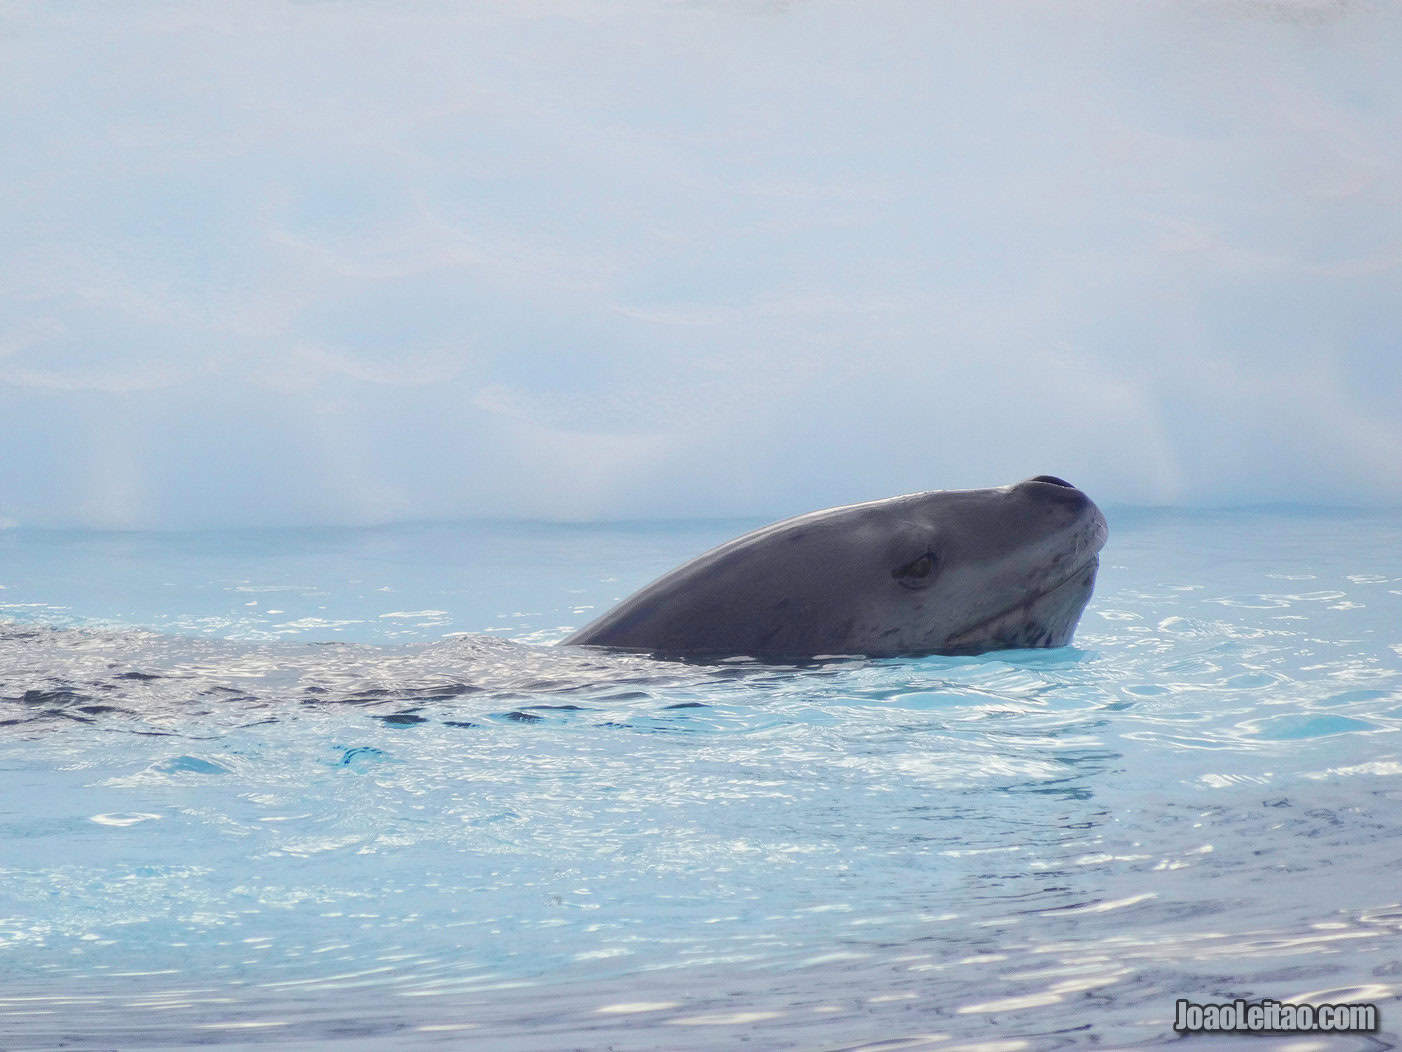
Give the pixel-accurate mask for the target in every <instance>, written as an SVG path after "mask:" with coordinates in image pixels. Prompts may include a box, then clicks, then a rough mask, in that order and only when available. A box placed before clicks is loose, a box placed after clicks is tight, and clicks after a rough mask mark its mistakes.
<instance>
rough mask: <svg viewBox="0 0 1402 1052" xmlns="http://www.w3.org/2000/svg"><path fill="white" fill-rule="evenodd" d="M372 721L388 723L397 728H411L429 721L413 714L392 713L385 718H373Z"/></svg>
mask: <svg viewBox="0 0 1402 1052" xmlns="http://www.w3.org/2000/svg"><path fill="white" fill-rule="evenodd" d="M371 718H372V719H376V720H379V721H380V722H381V723H388V724H391V725H392V726H395V727H409V726H412V725H413V724H415V723H427V722H428V720H427V719H426V718H425V717H423V716H419V715H417V714H416V713H413V712H391V713H388V714H387V715H384V716H373V717H371Z"/></svg>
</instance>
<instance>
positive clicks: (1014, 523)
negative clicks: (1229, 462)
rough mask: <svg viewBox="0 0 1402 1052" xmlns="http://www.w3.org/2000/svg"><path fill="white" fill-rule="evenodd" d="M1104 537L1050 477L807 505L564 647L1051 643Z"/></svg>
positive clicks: (1063, 628) (796, 652)
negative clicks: (840, 504) (816, 507)
mask: <svg viewBox="0 0 1402 1052" xmlns="http://www.w3.org/2000/svg"><path fill="white" fill-rule="evenodd" d="M1106 536H1107V528H1106V524H1105V517H1104V516H1103V515H1102V514H1101V513H1100V509H1099V508H1097V507H1096V506H1095V504H1093V503H1092V502H1091V500H1090V498H1089V497H1087V496H1086V495H1085V494H1084V493H1082V492H1081V491H1080V490H1078V489H1076V488H1075V487H1074V486H1072V485H1071V484H1070V483H1067V482H1064V481H1062V480H1061V479H1059V478H1055V477H1053V476H1051V475H1038V476H1037V477H1036V478H1032V479H1028V480H1027V481H1025V482H1019V483H1017V484H1016V485H1012V486H1002V487H999V488H997V489H980V490H939V491H935V492H932V493H915V494H910V495H908V496H904V497H892V498H890V499H888V500H877V501H870V502H868V503H866V504H853V505H851V506H849V507H844V508H831V509H828V510H826V511H815V512H811V513H809V514H807V515H800V516H798V517H796V518H792V519H786V520H784V521H783V522H778V523H775V524H774V525H772V526H765V527H763V528H762V529H758V530H755V531H754V532H753V533H747V534H745V535H744V536H743V537H738V538H736V539H735V540H733V541H730V542H728V543H726V544H722V545H721V546H720V547H718V548H713V549H712V550H711V551H709V552H706V553H705V554H704V555H701V556H699V557H697V558H696V559H693V560H692V561H691V562H689V563H686V564H685V565H683V566H680V567H678V568H677V569H675V570H673V571H672V572H671V573H669V574H666V575H665V576H663V577H661V578H659V579H658V580H656V581H654V582H653V583H652V584H650V585H648V586H647V587H646V588H644V589H642V590H641V591H639V592H637V593H635V594H634V595H632V596H631V597H629V598H628V599H625V600H624V601H623V602H622V603H620V604H619V605H618V606H616V607H615V608H614V609H612V610H610V611H609V612H608V613H607V614H605V615H604V616H603V617H600V618H598V619H597V620H596V621H593V622H592V623H590V624H588V625H586V626H585V627H583V628H581V629H579V630H578V631H577V632H575V633H574V634H573V635H571V636H569V637H568V638H566V639H565V640H564V642H565V643H569V644H589V645H595V646H608V647H622V648H627V649H630V650H641V651H648V652H650V653H654V654H657V655H659V656H662V657H676V658H697V659H716V658H724V657H736V656H746V657H752V658H758V659H762V660H790V659H803V658H812V657H817V656H820V655H838V654H862V655H866V656H869V657H899V656H905V655H916V654H977V653H982V652H983V651H987V650H1000V649H1006V648H1010V647H1056V646H1065V645H1066V644H1067V643H1069V642H1070V641H1071V637H1072V635H1073V634H1074V633H1075V630H1076V623H1077V621H1078V620H1079V619H1080V616H1081V611H1082V610H1083V609H1084V608H1085V605H1086V603H1087V601H1089V599H1090V595H1091V591H1092V589H1093V588H1094V586H1095V572H1096V569H1097V568H1098V566H1099V558H1098V553H1099V551H1100V549H1101V548H1102V547H1103V546H1104V544H1105V539H1106Z"/></svg>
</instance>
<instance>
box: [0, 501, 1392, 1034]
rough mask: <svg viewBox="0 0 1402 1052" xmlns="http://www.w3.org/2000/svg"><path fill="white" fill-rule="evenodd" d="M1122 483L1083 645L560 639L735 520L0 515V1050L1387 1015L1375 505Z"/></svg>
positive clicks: (1383, 719)
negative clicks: (1274, 1006) (1153, 498)
mask: <svg viewBox="0 0 1402 1052" xmlns="http://www.w3.org/2000/svg"><path fill="white" fill-rule="evenodd" d="M1109 519H1110V526H1111V538H1110V543H1109V546H1108V547H1107V549H1106V551H1105V553H1104V555H1103V557H1102V568H1101V572H1100V580H1099V584H1098V587H1097V591H1096V595H1095V597H1094V598H1093V599H1092V600H1091V604H1090V606H1089V607H1088V609H1087V611H1086V614H1085V616H1084V618H1083V620H1082V623H1081V628H1080V631H1079V633H1078V635H1077V637H1076V641H1075V645H1074V646H1071V647H1067V648H1062V649H1058V650H1049V651H1013V652H1005V653H1000V654H990V655H984V656H980V657H961V658H941V657H930V658H922V659H918V660H897V661H889V660H888V661H842V662H836V663H829V664H821V665H812V666H806V667H772V666H756V665H746V664H730V665H723V666H695V665H682V664H668V663H662V662H654V661H650V660H648V659H645V658H641V657H636V656H621V655H610V654H607V653H598V652H590V651H587V650H571V649H565V648H554V647H552V646H551V644H552V643H553V641H555V640H557V639H559V638H561V637H562V636H563V635H564V634H565V633H566V632H567V631H568V630H569V629H571V628H573V627H576V626H578V625H579V624H582V623H583V622H584V621H586V620H588V619H589V618H591V617H593V616H594V615H595V614H597V613H598V612H600V611H601V610H602V609H603V608H604V607H606V606H607V605H608V604H609V603H611V602H612V601H613V600H614V599H616V598H619V597H622V596H623V595H625V594H627V593H628V592H630V591H632V590H633V588H635V587H636V586H638V585H641V584H643V583H645V582H646V581H647V580H649V579H650V578H651V577H653V576H655V575H656V574H657V573H660V572H661V571H663V570H665V569H667V568H669V567H670V566H672V565H674V564H676V563H677V562H680V561H682V560H684V559H686V558H688V557H690V556H691V555H694V554H696V553H698V552H699V551H701V550H702V549H704V548H705V547H707V546H709V545H711V544H713V543H716V542H719V541H721V540H724V539H726V538H728V537H730V536H733V535H734V534H736V533H738V532H740V531H741V530H743V529H745V528H747V527H748V526H751V525H754V523H748V522H702V523H681V524H676V523H670V524H620V525H609V526H587V527H585V526H558V525H545V524H534V523H496V524H448V525H435V526H404V527H392V528H388V527H387V528H382V529H366V530H335V531H330V530H302V531H289V530H283V531H245V532H232V533H218V534H216V533H203V534H188V535H182V534H162V535H157V534H100V533H64V532H51V533H45V532H32V531H25V530H8V531H3V532H0V586H3V589H2V590H0V617H3V619H4V620H0V771H3V779H4V781H3V786H4V789H3V793H0V1047H5V1048H10V1047H15V1048H28V1047H59V1046H62V1047H65V1048H107V1047H121V1048H132V1047H145V1046H151V1047H159V1046H170V1047H181V1046H194V1045H208V1044H224V1043H227V1044H239V1045H260V1044H264V1043H285V1044H286V1045H287V1046H288V1047H307V1046H309V1045H317V1044H322V1043H327V1042H331V1041H338V1042H341V1043H343V1044H344V1045H347V1046H363V1047H367V1048H369V1047H377V1046H381V1045H383V1043H385V1042H386V1041H392V1042H394V1043H395V1044H397V1045H399V1046H410V1047H412V1046H442V1047H461V1046H463V1045H471V1044H480V1045H481V1046H482V1047H490V1048H493V1049H496V1048H507V1049H510V1048H521V1049H542V1048H576V1047H583V1048H604V1047H609V1048H615V1049H650V1048H692V1047H697V1048H715V1047H731V1046H733V1045H736V1044H738V1043H742V1042H748V1043H749V1044H750V1045H751V1046H752V1047H762V1048H846V1047H867V1046H872V1047H879V1048H883V1049H894V1048H907V1047H909V1048H918V1047H932V1048H941V1049H945V1048H957V1047H961V1046H965V1045H970V1044H980V1046H981V1047H998V1048H1008V1049H1015V1048H1029V1049H1041V1048H1056V1047H1078V1046H1092V1045H1094V1046H1101V1047H1127V1046H1132V1045H1139V1044H1143V1045H1156V1044H1163V1043H1167V1042H1169V1041H1172V1040H1174V1039H1175V1035H1174V1033H1173V1031H1172V1029H1171V1026H1172V1019H1173V1009H1174V1002H1175V1000H1176V999H1177V998H1179V997H1186V998H1188V999H1190V1000H1194V1001H1221V1000H1228V999H1231V998H1235V997H1244V998H1247V999H1260V998H1267V997H1269V998H1275V999H1278V1000H1282V1001H1299V1000H1310V1001H1316V1002H1323V1001H1330V1002H1336V1001H1359V1000H1362V1001H1374V1002H1377V1003H1379V1005H1380V1007H1381V1017H1382V1028H1381V1031H1380V1033H1378V1034H1376V1035H1355V1036H1346V1037H1345V1036H1336V1037H1330V1038H1288V1039H1287V1038H1275V1039H1270V1040H1268V1041H1266V1042H1265V1044H1266V1045H1268V1046H1272V1047H1274V1046H1280V1047H1291V1048H1300V1049H1303V1048H1316V1047H1328V1048H1334V1047H1337V1048H1365V1047H1391V1045H1392V1044H1394V1043H1396V1042H1397V1040H1398V1037H1397V1035H1398V1034H1399V1033H1402V1006H1399V1005H1398V1004H1397V997H1398V994H1399V991H1402V937H1400V936H1402V876H1399V874H1402V747H1400V746H1399V743H1400V742H1402V739H1398V738H1397V737H1395V735H1396V734H1397V732H1398V730H1399V728H1402V514H1399V513H1393V512H1377V513H1363V512H1326V511H1312V512H1302V511H1281V510H1271V511H1261V510H1250V511H1232V512H1188V511H1152V512H1151V511H1136V510H1124V509H1121V510H1114V509H1112V510H1110V512H1109ZM1196 1040H1197V1041H1198V1042H1199V1044H1200V1045H1201V1046H1202V1047H1212V1046H1213V1039H1210V1038H1206V1039H1196ZM1238 1040H1239V1039H1238ZM990 1042H997V1043H996V1044H994V1045H990V1044H989V1043H990ZM1232 1047H1236V1045H1235V1044H1233V1046H1232ZM1253 1047H1255V1044H1253Z"/></svg>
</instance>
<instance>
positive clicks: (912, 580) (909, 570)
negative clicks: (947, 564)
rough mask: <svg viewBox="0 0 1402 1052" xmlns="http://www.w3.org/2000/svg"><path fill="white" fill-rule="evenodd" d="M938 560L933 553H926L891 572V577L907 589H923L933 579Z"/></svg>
mask: <svg viewBox="0 0 1402 1052" xmlns="http://www.w3.org/2000/svg"><path fill="white" fill-rule="evenodd" d="M938 565H939V560H938V559H937V558H936V557H935V553H934V552H926V553H925V554H924V555H922V556H920V557H919V558H918V559H912V560H911V561H910V562H908V563H906V564H905V565H904V566H898V567H896V568H895V569H894V570H892V571H891V576H892V577H894V578H895V579H896V580H897V581H899V582H900V583H901V584H903V585H905V586H906V587H907V588H924V587H925V586H926V585H928V584H929V583H930V582H931V581H933V580H934V579H935V568H936V567H937V566H938Z"/></svg>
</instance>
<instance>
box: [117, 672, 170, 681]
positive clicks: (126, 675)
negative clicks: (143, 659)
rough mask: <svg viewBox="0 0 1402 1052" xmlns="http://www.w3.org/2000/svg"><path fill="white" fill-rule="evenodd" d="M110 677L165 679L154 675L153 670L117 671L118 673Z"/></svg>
mask: <svg viewBox="0 0 1402 1052" xmlns="http://www.w3.org/2000/svg"><path fill="white" fill-rule="evenodd" d="M112 678H113V679H140V680H150V679H165V677H164V676H158V675H156V674H155V673H154V672H118V673H117V674H116V675H115V676H113V677H112Z"/></svg>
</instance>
